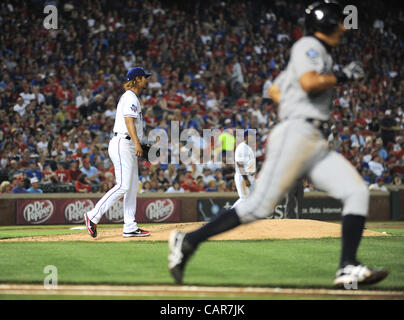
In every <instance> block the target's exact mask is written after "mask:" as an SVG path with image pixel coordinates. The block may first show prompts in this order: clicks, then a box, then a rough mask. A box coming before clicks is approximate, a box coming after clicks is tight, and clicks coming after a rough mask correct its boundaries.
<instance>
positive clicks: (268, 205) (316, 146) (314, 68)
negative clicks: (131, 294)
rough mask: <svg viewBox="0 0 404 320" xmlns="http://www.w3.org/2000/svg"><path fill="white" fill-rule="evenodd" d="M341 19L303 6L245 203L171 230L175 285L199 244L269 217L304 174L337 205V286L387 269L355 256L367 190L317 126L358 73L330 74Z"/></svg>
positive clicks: (352, 67)
mask: <svg viewBox="0 0 404 320" xmlns="http://www.w3.org/2000/svg"><path fill="white" fill-rule="evenodd" d="M343 19H344V16H343V9H342V7H341V6H340V5H339V4H338V3H336V2H331V1H322V2H317V3H315V4H312V5H310V6H309V7H308V8H307V9H306V19H305V25H306V35H305V36H304V37H302V38H301V39H299V40H298V41H297V42H296V43H295V44H294V45H293V47H292V49H291V56H290V60H289V63H288V65H287V68H286V70H285V79H284V81H282V85H281V88H280V96H279V99H280V100H279V119H280V123H278V124H277V125H276V126H275V127H274V129H273V130H272V131H271V133H270V137H269V146H268V148H267V151H266V157H265V162H264V164H263V167H262V169H261V171H260V173H259V176H258V178H257V180H256V184H255V188H254V190H253V191H252V193H251V194H250V195H249V197H248V198H247V199H246V200H245V201H244V202H242V203H240V205H238V206H237V207H236V208H232V209H229V210H226V211H224V212H223V213H222V214H221V215H219V216H217V217H216V218H215V219H214V220H212V221H211V222H209V223H208V224H205V225H204V226H203V227H201V228H199V229H197V230H195V231H193V232H190V233H182V232H177V231H173V232H172V233H171V235H170V239H169V255H168V267H169V269H170V272H171V275H172V276H173V278H174V279H175V281H176V282H177V283H181V282H182V279H183V274H184V268H185V265H186V263H187V261H188V259H189V258H190V256H191V255H192V254H193V252H194V251H195V250H196V249H197V247H198V246H199V244H200V243H201V242H203V241H205V240H207V239H208V238H210V237H212V236H214V235H217V234H219V233H222V232H225V231H227V230H230V229H233V228H235V227H237V226H239V225H240V224H246V223H250V222H252V221H255V220H258V219H263V218H265V217H267V216H268V214H269V213H270V212H272V210H273V208H274V206H275V205H276V204H277V203H278V202H279V200H281V199H282V197H283V196H284V195H285V194H286V192H288V190H289V189H290V188H291V187H292V185H293V184H294V182H295V181H296V180H297V179H298V178H299V177H301V176H302V175H307V176H308V177H309V178H310V179H311V181H312V182H313V183H314V185H315V186H316V187H317V188H318V189H320V190H323V191H325V192H327V193H329V194H330V195H331V196H333V197H335V198H338V199H340V200H341V201H342V203H343V213H342V251H341V256H340V264H339V268H338V270H337V273H336V277H335V280H334V284H335V286H337V287H343V286H345V285H346V284H352V283H355V284H358V285H361V284H371V283H376V282H378V281H381V280H382V279H384V278H385V277H386V276H387V274H388V272H387V271H386V270H383V269H372V268H369V267H367V266H365V265H363V264H361V263H360V262H359V261H358V260H357V258H356V253H357V249H358V247H359V243H360V240H361V238H362V232H363V229H364V225H365V220H366V216H367V213H368V204H369V191H368V189H367V187H366V185H365V183H364V182H363V180H362V179H361V177H360V175H359V174H358V172H357V171H356V170H355V168H354V167H353V166H352V165H351V164H350V163H349V162H348V161H347V160H346V159H345V158H344V157H343V156H342V155H340V154H338V153H336V152H334V151H330V150H329V149H328V147H327V142H326V140H325V139H324V138H323V137H322V134H321V132H320V130H319V129H318V126H319V125H321V123H322V121H327V120H328V119H329V117H330V106H331V102H332V95H333V88H334V87H335V86H336V85H337V84H340V83H343V82H346V81H350V80H355V79H359V78H361V77H363V75H364V74H363V70H362V68H361V66H360V65H359V64H358V63H355V62H353V63H350V64H349V65H348V66H346V67H344V68H343V69H342V70H340V71H338V72H337V73H336V74H333V73H332V65H333V62H332V57H331V54H330V50H331V48H332V47H335V46H337V45H338V44H339V43H340V41H341V38H342V36H343V34H344V32H345V31H346V30H345V28H344V26H343Z"/></svg>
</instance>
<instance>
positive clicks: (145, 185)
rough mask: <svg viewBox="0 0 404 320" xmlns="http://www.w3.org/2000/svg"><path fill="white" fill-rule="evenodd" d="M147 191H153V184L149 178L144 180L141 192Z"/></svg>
mask: <svg viewBox="0 0 404 320" xmlns="http://www.w3.org/2000/svg"><path fill="white" fill-rule="evenodd" d="M147 192H153V189H152V185H151V183H150V181H148V180H146V181H144V182H142V189H141V190H140V193H147Z"/></svg>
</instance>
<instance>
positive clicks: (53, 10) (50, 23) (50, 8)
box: [43, 4, 58, 30]
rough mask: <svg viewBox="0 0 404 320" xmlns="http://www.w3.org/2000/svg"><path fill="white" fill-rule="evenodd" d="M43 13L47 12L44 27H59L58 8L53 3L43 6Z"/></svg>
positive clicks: (48, 28)
mask: <svg viewBox="0 0 404 320" xmlns="http://www.w3.org/2000/svg"><path fill="white" fill-rule="evenodd" d="M43 13H45V14H47V16H46V17H45V19H44V20H43V27H44V28H45V29H47V30H51V29H53V30H56V29H57V28H58V8H57V7H56V6H55V5H53V4H48V5H47V6H45V7H44V8H43Z"/></svg>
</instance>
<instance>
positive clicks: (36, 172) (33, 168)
mask: <svg viewBox="0 0 404 320" xmlns="http://www.w3.org/2000/svg"><path fill="white" fill-rule="evenodd" d="M25 175H26V176H27V177H28V178H29V179H32V178H34V177H35V178H37V179H38V181H41V180H42V178H43V174H42V171H41V170H40V169H39V168H38V165H37V163H36V161H35V160H30V162H29V167H28V169H26V170H25Z"/></svg>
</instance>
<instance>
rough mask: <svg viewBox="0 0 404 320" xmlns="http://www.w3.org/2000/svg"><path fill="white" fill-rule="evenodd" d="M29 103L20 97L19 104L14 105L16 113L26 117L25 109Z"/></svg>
mask: <svg viewBox="0 0 404 320" xmlns="http://www.w3.org/2000/svg"><path fill="white" fill-rule="evenodd" d="M27 104H28V103H25V102H24V99H23V98H22V97H18V99H17V103H16V104H15V105H14V108H13V110H14V112H17V113H18V114H19V115H20V116H21V117H23V116H24V115H25V107H26V106H27Z"/></svg>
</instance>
